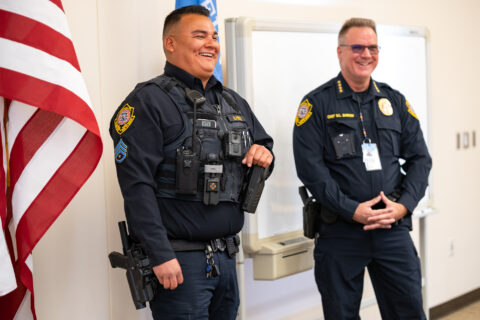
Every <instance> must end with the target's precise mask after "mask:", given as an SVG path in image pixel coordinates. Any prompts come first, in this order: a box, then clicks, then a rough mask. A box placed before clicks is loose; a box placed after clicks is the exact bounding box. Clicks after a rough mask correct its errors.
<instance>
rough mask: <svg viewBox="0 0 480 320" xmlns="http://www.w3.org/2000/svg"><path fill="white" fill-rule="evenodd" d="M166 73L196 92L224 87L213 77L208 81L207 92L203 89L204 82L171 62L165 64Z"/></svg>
mask: <svg viewBox="0 0 480 320" xmlns="http://www.w3.org/2000/svg"><path fill="white" fill-rule="evenodd" d="M164 73H165V75H167V76H170V77H173V78H176V79H177V80H180V81H181V82H183V83H184V84H185V85H186V86H187V87H189V88H191V89H195V90H201V92H203V91H207V90H209V89H210V88H213V87H218V86H219V87H220V88H221V87H222V83H221V82H220V81H218V80H217V78H215V77H214V76H213V75H212V76H211V77H210V79H208V82H207V85H206V87H205V90H204V89H203V85H202V81H201V80H200V79H198V78H196V77H194V76H192V75H191V74H190V73H188V72H186V71H185V70H183V69H181V68H179V67H177V66H175V65H173V64H171V63H170V62H168V61H167V62H166V63H165V68H164Z"/></svg>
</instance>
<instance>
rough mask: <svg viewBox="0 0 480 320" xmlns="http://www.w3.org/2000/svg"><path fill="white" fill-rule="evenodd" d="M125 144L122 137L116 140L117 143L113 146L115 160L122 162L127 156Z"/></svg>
mask: <svg viewBox="0 0 480 320" xmlns="http://www.w3.org/2000/svg"><path fill="white" fill-rule="evenodd" d="M127 149H128V147H127V145H126V144H125V143H124V142H123V140H122V139H120V141H118V143H117V145H116V146H115V161H116V162H117V163H122V162H123V161H125V158H127Z"/></svg>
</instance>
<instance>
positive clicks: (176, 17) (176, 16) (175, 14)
mask: <svg viewBox="0 0 480 320" xmlns="http://www.w3.org/2000/svg"><path fill="white" fill-rule="evenodd" d="M186 14H199V15H202V16H205V17H210V11H209V10H208V9H207V8H205V7H203V6H198V5H194V6H186V7H181V8H178V9H175V10H173V11H172V12H170V13H169V14H168V16H167V17H166V18H165V22H164V23H163V37H164V38H165V36H167V31H168V30H169V29H170V28H171V27H172V26H173V25H175V24H176V23H177V22H178V21H180V19H181V18H182V16H184V15H186Z"/></svg>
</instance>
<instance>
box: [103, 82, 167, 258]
mask: <svg viewBox="0 0 480 320" xmlns="http://www.w3.org/2000/svg"><path fill="white" fill-rule="evenodd" d="M159 101H160V102H159ZM161 101H162V100H161V99H159V98H158V97H154V96H153V93H150V94H149V91H148V90H145V91H141V92H140V93H135V92H134V93H133V94H131V95H130V96H129V97H127V99H126V100H125V101H124V102H123V103H122V105H121V106H120V107H119V108H118V109H117V111H116V113H115V114H114V116H113V118H112V121H111V124H110V135H111V137H112V139H113V142H114V146H115V150H116V155H115V156H116V160H115V161H116V169H117V176H118V182H119V184H120V189H121V191H122V195H123V199H124V206H125V214H126V218H127V222H128V226H129V230H130V233H131V234H132V235H134V236H135V237H136V238H137V239H138V240H140V242H141V243H142V245H143V246H144V247H145V249H146V250H147V253H148V255H149V258H150V259H151V261H152V265H153V266H156V265H159V264H161V263H163V262H166V261H168V260H171V259H173V258H175V253H174V251H173V250H172V248H171V245H170V242H169V241H168V237H167V231H166V229H165V227H164V224H163V222H162V218H161V215H160V212H159V207H158V203H157V198H156V192H155V191H156V188H157V186H156V182H155V173H156V171H157V168H158V166H159V164H160V163H161V162H162V161H163V158H164V155H163V133H162V128H161V121H160V112H159V105H161ZM127 105H128V106H129V107H131V108H133V109H131V111H130V113H131V114H130V119H132V117H134V118H133V120H131V123H130V125H129V126H128V128H127V129H126V130H124V131H123V132H122V129H121V130H120V132H122V133H121V134H119V132H118V130H117V128H116V126H115V124H117V127H119V126H118V125H119V124H123V123H124V122H125V121H126V120H127V118H128V113H127V114H126V116H125V115H123V118H122V116H120V118H119V112H120V111H121V110H122V109H123V108H124V107H125V106H127ZM121 128H125V124H124V125H123V126H122V127H121ZM120 143H122V144H123V150H124V152H123V153H124V154H125V155H126V156H125V157H124V156H123V154H118V152H119V151H118V150H119V148H118V146H119V144H120Z"/></svg>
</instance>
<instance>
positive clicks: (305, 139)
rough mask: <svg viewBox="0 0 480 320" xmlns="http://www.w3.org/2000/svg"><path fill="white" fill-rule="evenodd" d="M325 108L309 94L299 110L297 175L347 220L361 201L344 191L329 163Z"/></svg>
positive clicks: (295, 149) (295, 131) (295, 139)
mask: <svg viewBox="0 0 480 320" xmlns="http://www.w3.org/2000/svg"><path fill="white" fill-rule="evenodd" d="M309 105H311V107H310V109H309V107H308V106H309ZM321 110H322V106H321V105H320V103H318V102H317V101H316V100H315V99H314V97H312V96H308V95H307V96H306V97H305V98H304V99H303V100H302V103H301V105H300V108H299V110H298V113H297V120H296V123H295V125H294V129H293V154H294V157H295V166H296V169H297V175H298V177H299V179H300V180H301V181H302V183H303V184H304V185H305V186H306V187H307V189H308V190H309V191H310V192H311V193H312V195H313V196H314V198H315V199H316V200H317V201H319V202H320V203H321V204H322V205H324V206H326V207H327V208H329V209H330V210H332V211H334V212H336V213H338V214H340V215H341V216H342V217H343V218H344V219H347V220H351V219H352V217H353V214H354V212H355V210H356V208H357V206H358V204H359V203H358V202H357V201H355V200H353V199H351V198H350V197H348V196H347V195H345V193H343V192H342V190H341V189H340V187H339V185H338V184H337V182H336V181H335V180H334V179H333V178H332V176H331V174H330V171H329V169H328V167H327V166H326V164H325V161H324V152H325V141H326V139H328V137H327V132H326V127H325V119H324V117H325V115H324V114H322V112H321Z"/></svg>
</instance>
